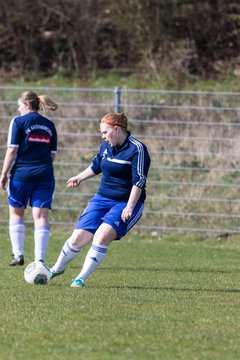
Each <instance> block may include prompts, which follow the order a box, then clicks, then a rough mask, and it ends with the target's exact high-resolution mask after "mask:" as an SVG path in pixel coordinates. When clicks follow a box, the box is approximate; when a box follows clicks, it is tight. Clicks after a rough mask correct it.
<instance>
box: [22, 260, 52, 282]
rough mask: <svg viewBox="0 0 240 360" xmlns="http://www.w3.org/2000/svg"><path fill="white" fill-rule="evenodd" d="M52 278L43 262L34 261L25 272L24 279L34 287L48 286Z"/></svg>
mask: <svg viewBox="0 0 240 360" xmlns="http://www.w3.org/2000/svg"><path fill="white" fill-rule="evenodd" d="M50 277H51V272H50V269H49V267H48V266H47V265H46V264H44V263H43V262H42V261H34V262H32V263H31V264H29V265H28V266H27V267H26V269H25V270H24V279H25V280H26V281H27V282H28V283H29V284H32V285H46V284H47V283H48V282H49V281H50Z"/></svg>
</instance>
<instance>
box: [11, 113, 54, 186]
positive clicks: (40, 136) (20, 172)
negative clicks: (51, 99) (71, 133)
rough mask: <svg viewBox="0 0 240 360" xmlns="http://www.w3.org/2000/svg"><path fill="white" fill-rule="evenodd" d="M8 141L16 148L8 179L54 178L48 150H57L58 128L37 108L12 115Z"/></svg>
mask: <svg viewBox="0 0 240 360" xmlns="http://www.w3.org/2000/svg"><path fill="white" fill-rule="evenodd" d="M7 145H8V147H16V148H18V152H17V156H16V159H15V162H14V164H13V166H12V169H11V173H10V178H11V179H14V180H17V181H21V182H46V181H49V182H50V181H52V180H54V174H53V164H52V157H51V154H52V153H55V152H56V151H57V132H56V129H55V126H54V124H53V122H52V121H50V120H48V119H47V118H45V117H44V116H42V115H40V114H39V113H38V112H30V113H28V114H26V115H23V116H17V117H15V118H13V119H12V121H11V124H10V127H9V131H8V144H7Z"/></svg>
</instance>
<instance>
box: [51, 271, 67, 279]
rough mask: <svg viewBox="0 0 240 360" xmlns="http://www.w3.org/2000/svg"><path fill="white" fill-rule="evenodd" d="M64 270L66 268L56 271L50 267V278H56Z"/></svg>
mask: <svg viewBox="0 0 240 360" xmlns="http://www.w3.org/2000/svg"><path fill="white" fill-rule="evenodd" d="M64 271H65V270H62V271H59V272H56V271H54V270H51V269H50V272H51V276H50V280H52V279H53V278H55V277H56V276H58V275H62V274H63V273H64Z"/></svg>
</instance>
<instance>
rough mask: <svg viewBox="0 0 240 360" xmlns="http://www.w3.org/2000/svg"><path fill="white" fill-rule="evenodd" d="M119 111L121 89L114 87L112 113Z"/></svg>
mask: <svg viewBox="0 0 240 360" xmlns="http://www.w3.org/2000/svg"><path fill="white" fill-rule="evenodd" d="M120 111H121V88H120V87H119V86H116V87H115V88H114V112H115V113H119V112H120Z"/></svg>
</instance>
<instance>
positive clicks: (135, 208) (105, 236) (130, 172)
mask: <svg viewBox="0 0 240 360" xmlns="http://www.w3.org/2000/svg"><path fill="white" fill-rule="evenodd" d="M100 132H101V135H102V139H103V140H104V141H103V142H102V145H101V147H100V151H99V153H98V154H97V155H96V156H95V157H94V158H93V160H92V164H91V165H90V166H89V167H88V168H87V169H85V170H84V171H82V172H80V173H79V174H78V175H76V176H74V177H71V178H70V179H69V180H68V182H67V187H69V188H75V187H77V186H79V185H80V184H81V183H82V182H83V181H85V180H87V179H89V178H91V177H93V176H96V175H98V174H100V173H101V174H102V177H101V182H100V186H99V188H98V191H97V193H96V194H95V195H94V196H93V197H92V198H91V200H90V201H89V202H88V204H87V207H86V209H85V210H84V212H83V214H82V215H81V216H80V218H79V220H78V222H77V224H76V227H75V230H74V231H73V233H72V235H71V236H70V238H69V239H68V240H67V241H66V242H65V244H64V245H63V247H62V250H61V252H60V254H59V257H58V259H57V261H56V263H55V265H54V266H53V267H52V268H51V278H52V279H53V278H54V277H56V276H58V275H61V274H63V273H64V271H65V267H66V265H67V264H68V263H69V262H70V261H71V260H73V259H74V258H75V257H76V256H77V255H78V254H79V253H80V252H81V249H82V248H83V247H84V246H86V245H88V244H89V243H90V242H91V243H92V244H91V247H90V249H89V251H88V253H87V255H86V258H85V261H84V264H83V267H82V269H81V271H80V273H79V274H78V275H77V277H76V278H75V279H74V280H73V282H72V284H71V287H82V286H84V284H85V281H86V280H87V278H88V277H89V275H90V274H91V273H92V272H93V271H94V270H95V269H97V267H98V266H99V265H100V264H101V263H102V262H103V260H104V259H105V257H106V254H107V250H108V246H109V244H110V243H111V242H112V241H113V240H120V239H121V238H122V237H124V236H125V235H126V234H127V233H128V232H129V231H130V229H131V228H132V227H133V226H134V225H135V224H136V223H137V221H138V220H139V219H140V217H141V215H142V212H143V208H144V201H145V197H146V189H145V186H146V179H147V174H148V170H149V166H150V156H149V153H148V150H147V148H146V146H145V145H144V144H143V143H142V142H140V141H139V140H137V139H136V138H135V137H133V136H132V135H131V134H130V132H129V131H128V121H127V118H126V116H125V115H124V113H117V114H107V115H105V116H104V117H103V118H102V119H101V121H100Z"/></svg>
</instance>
